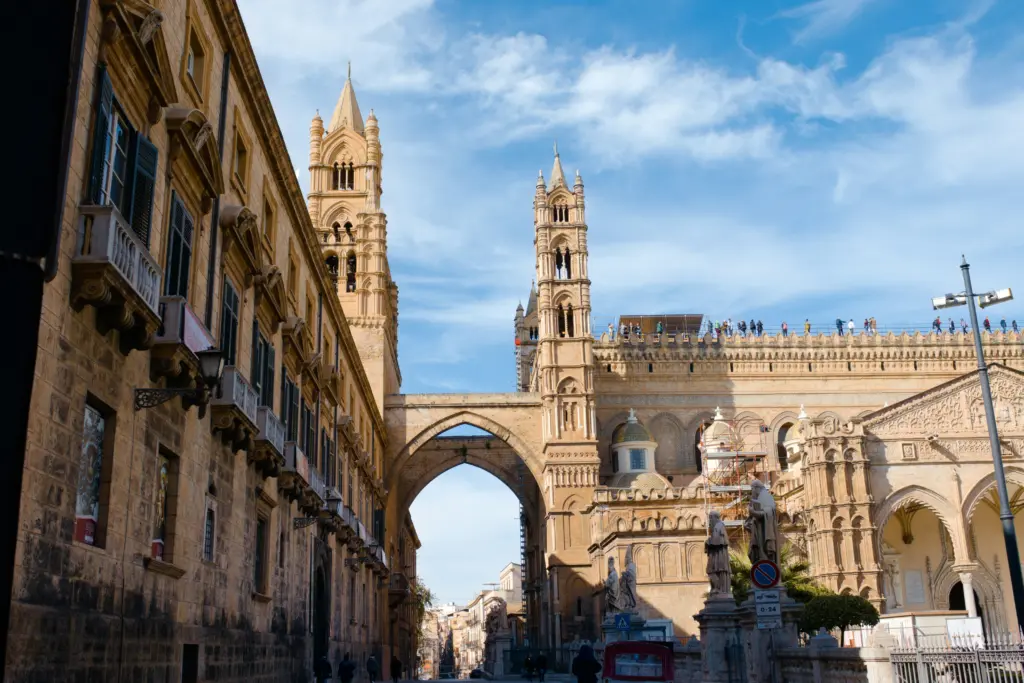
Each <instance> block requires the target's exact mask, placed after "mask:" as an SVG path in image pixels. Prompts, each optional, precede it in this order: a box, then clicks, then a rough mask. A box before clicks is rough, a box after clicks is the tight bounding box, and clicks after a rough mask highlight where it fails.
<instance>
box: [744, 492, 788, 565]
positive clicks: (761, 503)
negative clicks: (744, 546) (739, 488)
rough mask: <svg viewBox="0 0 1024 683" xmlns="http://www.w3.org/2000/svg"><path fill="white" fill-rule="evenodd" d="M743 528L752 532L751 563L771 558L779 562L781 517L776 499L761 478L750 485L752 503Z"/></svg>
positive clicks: (749, 555) (749, 553) (749, 532)
mask: <svg viewBox="0 0 1024 683" xmlns="http://www.w3.org/2000/svg"><path fill="white" fill-rule="evenodd" d="M743 528H744V529H746V531H747V533H748V534H750V551H749V552H748V553H747V555H748V557H750V563H751V564H753V563H755V562H758V561H759V560H771V561H772V562H774V563H776V564H778V562H779V548H780V547H781V541H782V538H781V535H780V533H779V517H778V515H777V514H776V510H775V499H774V498H772V494H771V493H769V491H768V489H766V488H765V486H764V484H763V483H761V481H760V480H759V479H755V480H754V481H753V482H752V483H751V485H750V505H749V506H748V507H747V520H746V521H745V522H744V523H743Z"/></svg>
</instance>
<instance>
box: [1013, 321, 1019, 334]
mask: <svg viewBox="0 0 1024 683" xmlns="http://www.w3.org/2000/svg"><path fill="white" fill-rule="evenodd" d="M1013 331H1014V332H1017V331H1018V330H1017V321H1016V320H1014V321H1013Z"/></svg>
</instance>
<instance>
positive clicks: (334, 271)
mask: <svg viewBox="0 0 1024 683" xmlns="http://www.w3.org/2000/svg"><path fill="white" fill-rule="evenodd" d="M324 264H325V265H326V266H327V272H328V273H329V274H330V276H331V278H332V279H333V280H334V281H335V282H337V281H338V256H337V254H331V255H330V256H328V257H327V258H326V259H324Z"/></svg>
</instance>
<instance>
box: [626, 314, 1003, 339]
mask: <svg viewBox="0 0 1024 683" xmlns="http://www.w3.org/2000/svg"><path fill="white" fill-rule="evenodd" d="M834 325H835V330H836V334H837V335H838V336H840V337H842V336H846V335H854V334H856V333H857V330H858V328H859V329H860V330H861V333H862V334H863V335H865V336H874V335H877V334H878V333H879V328H878V321H877V320H876V319H875V318H874V317H870V318H864V321H863V323H861V324H860V325H859V326H858V324H857V322H856V321H855V320H854V319H853V318H850V319H847V320H844V319H843V318H836V320H835V323H834ZM982 328H983V329H984V331H985V332H989V333H991V332H992V331H993V323H992V321H991V320H990V319H989V318H988V317H986V318H985V319H984V321H983V322H982ZM815 329H831V326H830V325H815V324H813V323H811V321H810V319H809V318H807V319H805V320H804V322H803V332H804V334H805V335H810V334H812V332H813V331H814V330H815ZM998 329H999V330H1000V331H1002V332H1003V333H1006V332H1009V331H1013V332H1014V333H1019V332H1020V328H1019V326H1018V325H1017V321H1016V320H1011V321H1010V322H1009V323H1007V321H1006V318H1005V317H1003V318H1001V319H1000V320H999V324H998ZM789 331H790V327H789V323H787V322H786V321H785V320H783V321H782V322H781V324H780V325H779V326H778V327H766V326H765V325H764V323H763V322H762V321H761V320H757V319H754V318H751V319H750V321H749V322H747V321H746V320H740V321H739V322H737V323H733V320H732V318H728V319H726V320H714V319H711V318H708V319H706V320H704V321H703V322H702V323H701V324H700V332H699V335H698V336H702V337H703V336H707V335H710V336H711V338H712V339H718V338H731V337H748V336H749V337H760V336H765V335H778V334H781V335H782V336H783V337H788V336H789ZM925 331H929V332H935V333H936V334H967V333H969V332H970V331H971V326H970V323H969V322H968V321H967V320H966V319H964V318H961V319H960V322H959V325H958V324H957V323H956V322H955V321H954V320H953V318H949V320H948V321H947V322H945V323H943V321H942V318H941V317H938V316H937V317H936V318H935V320H933V321H932V323H931V326H930V327H928V326H925V325H921V324H910V325H895V326H890V327H885V328H882V333H886V332H894V333H903V332H925ZM663 334H668V335H670V336H676V335H680V334H682V335H684V336H687V335H688V333H687V332H686V331H685V330H680V329H673V328H671V327H670V328H668V329H666V328H665V326H664V324H663V323H662V322H661V321H658V322H657V323H656V324H655V327H654V330H653V333H651V332H645V331H644V330H643V329H642V328H641V326H640V325H639V324H637V323H626V322H622V323H620V324H619V326H618V328H616V327H615V325H614V324H613V323H608V331H607V335H608V339H609V340H610V341H615V338H616V336H618V337H619V338H620V339H622V340H629V339H631V338H632V339H636V340H639V341H644V340H645V337H654V338H655V340H658V339H660V338H661V336H662V335H663Z"/></svg>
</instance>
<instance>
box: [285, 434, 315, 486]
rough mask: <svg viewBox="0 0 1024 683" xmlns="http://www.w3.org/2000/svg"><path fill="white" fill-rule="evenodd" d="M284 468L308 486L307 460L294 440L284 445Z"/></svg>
mask: <svg viewBox="0 0 1024 683" xmlns="http://www.w3.org/2000/svg"><path fill="white" fill-rule="evenodd" d="M284 470H285V472H291V473H292V474H295V475H296V476H298V478H299V479H301V480H302V485H303V486H309V460H307V459H306V454H305V453H303V452H302V449H301V448H299V444H298V443H296V442H295V441H288V442H286V443H285V445H284Z"/></svg>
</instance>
